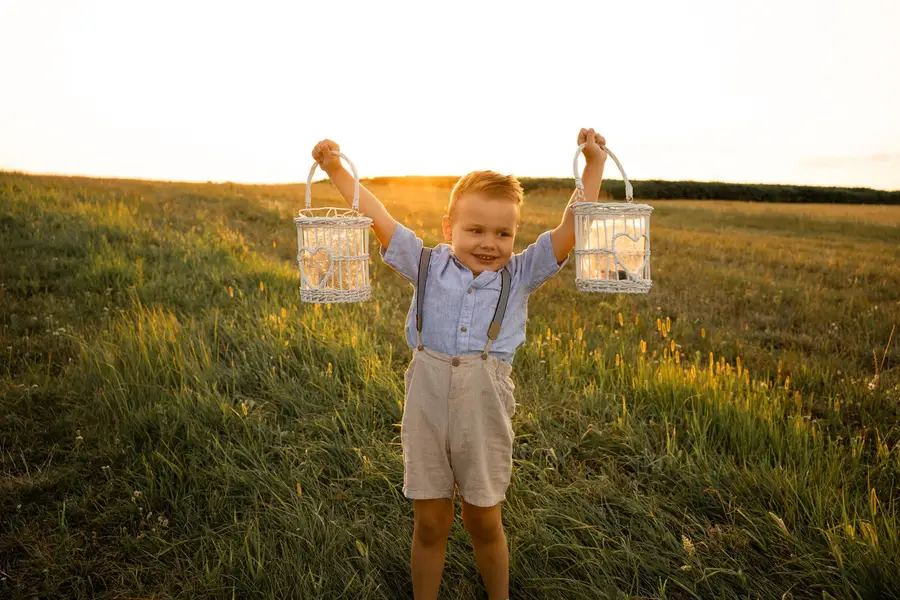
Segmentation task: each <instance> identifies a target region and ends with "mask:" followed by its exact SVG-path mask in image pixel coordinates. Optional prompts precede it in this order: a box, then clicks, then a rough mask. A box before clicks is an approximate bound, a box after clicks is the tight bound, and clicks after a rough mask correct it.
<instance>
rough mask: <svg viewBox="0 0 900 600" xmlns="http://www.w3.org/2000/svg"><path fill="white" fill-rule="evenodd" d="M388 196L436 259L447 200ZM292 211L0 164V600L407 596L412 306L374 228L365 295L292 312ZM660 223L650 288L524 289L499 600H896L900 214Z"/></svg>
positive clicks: (202, 190)
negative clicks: (405, 460) (407, 385)
mask: <svg viewBox="0 0 900 600" xmlns="http://www.w3.org/2000/svg"><path fill="white" fill-rule="evenodd" d="M373 191H374V192H375V193H376V194H377V195H379V196H380V197H381V198H382V200H384V201H385V203H386V205H387V206H388V208H389V209H390V210H391V211H392V213H393V214H394V215H395V216H396V217H397V218H398V219H400V220H401V221H403V222H404V223H406V224H407V225H409V226H410V227H412V228H414V229H415V230H416V231H417V233H419V235H420V236H422V237H423V238H424V239H425V240H426V242H427V243H435V242H437V241H438V237H437V236H438V234H439V229H438V228H439V221H438V219H437V217H438V216H439V215H440V214H441V213H442V210H441V209H442V207H443V206H444V205H445V204H446V200H447V193H448V191H447V190H446V189H444V188H442V187H429V185H428V183H427V181H426V182H423V181H418V182H416V181H413V182H410V183H409V184H408V185H404V184H403V183H402V182H400V183H398V182H397V181H396V180H394V181H392V182H391V183H390V186H387V185H385V186H383V187H381V186H378V185H373ZM639 191H640V190H638V193H639ZM314 197H315V198H316V199H317V200H316V204H317V205H327V204H334V205H341V202H342V201H340V200H339V199H338V196H337V193H336V191H335V190H334V189H333V188H331V187H330V185H328V184H315V186H314ZM302 198H303V186H299V185H298V186H249V185H234V184H221V185H214V184H185V183H159V182H157V183H154V182H142V181H126V180H95V179H84V178H64V177H41V176H27V175H21V174H16V173H0V247H2V249H3V250H2V251H3V260H2V261H0V395H2V401H0V473H2V479H0V597H11V598H26V597H28V598H30V597H43V598H63V597H67V598H126V597H134V598H136V597H140V598H192V599H195V598H270V597H271V598H285V597H291V598H409V597H411V592H410V590H411V586H410V573H409V548H410V542H411V534H412V505H411V502H410V501H409V500H406V499H405V498H404V497H403V495H402V473H403V471H402V469H403V466H402V461H401V455H400V436H399V423H400V419H401V415H402V397H403V393H402V392H403V389H402V386H403V370H404V369H405V367H406V364H407V362H408V360H409V358H410V355H411V354H410V350H409V349H408V348H407V347H406V345H405V341H404V338H403V332H402V325H403V322H404V318H405V314H406V311H407V309H408V307H409V301H410V297H411V288H410V286H409V285H408V284H407V283H406V282H405V281H404V280H402V279H401V278H400V277H399V275H397V274H396V273H394V272H393V271H392V270H390V269H389V268H388V267H387V266H386V265H384V264H383V263H382V262H381V260H380V258H378V257H377V252H376V246H375V242H374V238H373V246H372V250H371V253H372V256H373V259H372V261H371V268H372V285H373V294H372V300H371V301H369V302H367V303H363V304H359V305H350V306H342V305H333V306H315V305H308V304H302V303H300V302H299V294H298V290H297V286H298V273H297V266H296V259H295V257H296V251H297V248H296V230H295V228H294V225H293V224H292V222H291V220H290V219H291V217H292V216H293V215H294V214H296V210H297V209H298V208H299V207H300V205H301V203H302ZM567 199H568V192H567V191H566V190H557V191H553V190H541V191H535V192H533V193H531V194H529V196H528V197H527V198H526V202H525V205H524V206H523V220H524V224H523V228H522V230H521V233H520V235H519V236H518V238H517V249H518V250H521V249H523V248H524V247H525V246H526V245H527V244H529V243H531V242H532V241H534V239H535V238H536V237H537V235H538V234H539V233H541V232H542V231H544V230H546V229H548V228H551V227H553V226H555V225H556V224H557V223H558V222H559V218H560V216H561V214H562V209H563V207H564V206H565V202H566V201H567ZM652 204H653V206H654V208H655V210H654V215H653V218H652V228H651V231H652V236H653V252H654V254H653V273H654V288H653V290H652V291H651V293H650V294H649V295H646V296H641V297H628V296H598V295H588V294H579V293H578V292H576V290H575V286H574V264H572V265H568V266H567V267H566V269H565V270H564V271H563V272H562V273H561V274H560V275H559V276H557V277H556V278H554V279H552V280H550V281H549V282H548V283H547V284H546V285H545V286H544V287H542V288H541V289H540V290H539V291H538V292H537V293H536V294H535V295H534V296H533V297H532V299H531V302H530V303H529V308H530V313H529V324H528V341H527V342H526V344H525V345H524V346H522V347H521V348H520V349H519V352H518V354H517V356H516V360H515V363H514V366H515V371H514V379H515V381H516V386H517V389H516V397H517V402H518V407H517V410H516V414H515V416H514V425H515V430H516V435H517V440H516V448H515V453H514V471H513V483H512V486H511V488H510V490H509V493H508V495H507V502H506V503H505V504H504V514H503V516H504V523H505V526H506V532H507V537H508V540H509V545H510V551H511V596H512V597H513V598H534V599H537V598H541V599H544V598H566V599H574V598H585V599H587V598H591V599H593V598H610V599H613V598H615V599H619V598H621V599H627V598H631V599H638V598H677V599H682V598H684V599H687V598H723V599H724V598H735V599H737V598H763V599H769V598H786V599H788V598H887V597H897V596H900V580H898V579H897V578H896V565H897V564H898V562H900V540H898V534H897V525H898V517H900V505H898V497H900V494H898V491H897V474H898V470H900V428H898V424H900V408H898V406H900V369H898V365H900V351H898V349H897V348H898V345H900V340H898V339H896V338H898V337H900V332H895V334H894V339H893V341H892V342H891V343H890V346H889V340H890V339H891V335H892V331H893V328H894V326H895V325H896V324H897V323H898V322H900V292H898V290H900V261H898V260H897V259H898V258H900V243H898V242H900V227H898V225H900V207H886V206H846V205H842V206H829V205H778V204H766V205H754V204H745V203H735V202H710V201H703V202H691V201H675V200H669V201H653V202H652ZM888 346H889V347H888ZM876 369H877V375H878V377H877V378H876ZM457 502H458V501H457ZM441 597H442V598H457V599H469V598H484V597H486V596H485V594H484V590H483V586H482V584H481V581H480V577H479V575H478V572H477V568H476V566H475V561H474V557H473V555H472V552H471V545H470V542H469V539H468V534H467V533H466V531H465V529H464V528H463V526H462V522H461V520H460V519H459V518H457V521H456V523H455V524H454V528H453V532H452V534H451V540H450V544H449V547H448V558H447V566H446V568H445V574H444V583H443V587H442V590H441Z"/></svg>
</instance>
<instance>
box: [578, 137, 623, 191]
mask: <svg viewBox="0 0 900 600" xmlns="http://www.w3.org/2000/svg"><path fill="white" fill-rule="evenodd" d="M586 145H587V144H581V145H580V146H578V150H576V151H575V160H573V161H572V170H573V171H574V172H575V187H576V188H577V189H579V190H581V192H582V199H583V198H584V183H582V181H581V175H580V174H579V173H578V157H579V156H581V151H582V150H584V147H585V146H586ZM603 150H604V152H606V153H607V154H608V155H609V157H610V158H612V159H613V160H614V161H615V163H616V166H617V167H619V173H621V174H622V180H623V181H625V200H627V201H628V202H631V201H632V200H634V187H633V186H632V185H631V182H630V181H628V176H627V175H625V169H623V168H622V163H620V162H619V159H618V158H616V155H615V154H613V153H612V151H611V150H610V149H609V148H603Z"/></svg>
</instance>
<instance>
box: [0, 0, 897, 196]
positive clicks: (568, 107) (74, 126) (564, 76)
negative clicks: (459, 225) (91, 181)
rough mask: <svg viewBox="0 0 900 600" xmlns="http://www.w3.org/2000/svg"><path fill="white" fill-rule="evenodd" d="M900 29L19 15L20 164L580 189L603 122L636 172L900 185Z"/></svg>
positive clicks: (591, 5)
mask: <svg viewBox="0 0 900 600" xmlns="http://www.w3.org/2000/svg"><path fill="white" fill-rule="evenodd" d="M898 28H900V2H897V1H896V0H880V1H879V0H854V1H852V2H851V1H850V0H810V1H803V0H756V1H754V2H737V1H733V0H708V1H707V0H685V1H682V2H672V1H671V0H663V1H659V2H649V1H640V0H620V1H618V2H598V1H597V0H592V1H589V2H566V1H557V2H547V1H546V0H540V1H537V2H526V1H524V0H519V1H518V2H495V1H490V0H480V1H478V2H471V3H470V2H464V1H462V0H454V1H452V2H449V1H448V2H443V3H435V2H423V1H421V0H418V1H413V2H404V3H401V2H390V1H388V0H378V1H372V0H367V1H365V2H351V1H349V0H345V1H341V2H335V1H332V0H320V1H318V2H309V1H303V2H300V1H296V0H295V1H292V2H269V1H264V0H255V1H254V2H240V3H233V4H231V3H227V2H225V1H223V0H217V1H199V0H197V1H191V0H176V1H169V0H154V1H153V2H134V1H127V0H116V1H91V0H79V1H77V2H72V1H71V0H59V1H50V0H0V57H3V58H2V65H3V69H2V71H3V75H2V81H3V85H2V88H0V168H5V169H18V170H25V171H31V172H38V173H67V174H85V175H97V176H119V177H141V178H150V179H181V180H197V181H206V180H213V181H226V180H230V181H238V182H273V183H274V182H291V181H305V179H306V175H307V172H308V170H309V167H310V165H311V164H312V158H311V157H310V151H311V150H312V147H313V146H314V145H315V143H316V142H317V141H319V140H320V139H322V138H326V137H327V138H330V139H333V140H335V141H337V142H338V143H339V144H341V148H342V150H344V152H345V153H346V154H347V155H348V156H349V157H350V158H351V159H352V160H353V161H354V162H355V163H356V165H357V167H358V168H359V171H360V175H361V176H363V177H369V176H376V175H412V174H448V175H461V174H464V173H466V172H468V171H471V170H474V169H494V170H497V171H501V172H507V173H513V174H516V175H519V176H534V177H538V176H559V177H566V176H571V173H572V171H571V168H572V167H571V162H572V156H573V154H574V151H575V147H576V144H575V141H576V136H577V133H578V130H579V128H581V127H594V128H595V129H597V130H599V131H600V132H602V133H603V134H604V135H605V136H606V138H607V143H608V145H609V147H610V149H611V150H612V151H613V152H615V153H616V155H617V156H618V157H619V159H620V160H621V161H622V165H623V166H624V167H625V169H626V172H627V173H628V176H629V177H632V178H634V179H694V180H718V181H744V182H766V183H798V184H812V185H847V186H866V187H874V188H881V189H900V110H898V108H897V107H900V35H898V34H897V31H898ZM606 175H607V176H609V177H613V176H615V177H619V174H618V173H617V172H616V167H615V164H614V163H613V162H612V161H609V162H608V163H607V170H606ZM636 192H637V195H638V196H639V195H640V193H639V190H636Z"/></svg>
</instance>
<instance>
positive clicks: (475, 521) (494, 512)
mask: <svg viewBox="0 0 900 600" xmlns="http://www.w3.org/2000/svg"><path fill="white" fill-rule="evenodd" d="M463 524H464V525H465V526H466V531H468V532H469V535H470V536H472V539H473V540H475V541H478V542H482V543H491V542H494V541H496V540H498V539H500V538H501V537H503V522H502V520H501V518H500V508H499V506H492V507H490V508H480V507H473V506H471V505H468V506H467V505H465V504H464V505H463Z"/></svg>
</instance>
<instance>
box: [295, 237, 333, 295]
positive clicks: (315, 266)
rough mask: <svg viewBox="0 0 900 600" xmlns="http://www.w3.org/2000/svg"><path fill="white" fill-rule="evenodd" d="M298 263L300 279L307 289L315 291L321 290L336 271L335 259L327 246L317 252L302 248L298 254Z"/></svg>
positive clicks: (317, 249)
mask: <svg viewBox="0 0 900 600" xmlns="http://www.w3.org/2000/svg"><path fill="white" fill-rule="evenodd" d="M297 262H298V264H299V265H300V279H302V280H303V282H304V283H305V284H306V286H307V287H309V288H312V289H314V290H317V289H320V288H321V287H322V286H323V285H325V282H326V281H328V280H329V278H330V277H331V272H332V270H333V269H334V259H333V258H332V256H331V250H330V249H328V248H326V247H325V246H319V247H318V248H316V249H315V250H311V249H309V248H300V252H299V253H298V254H297Z"/></svg>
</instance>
